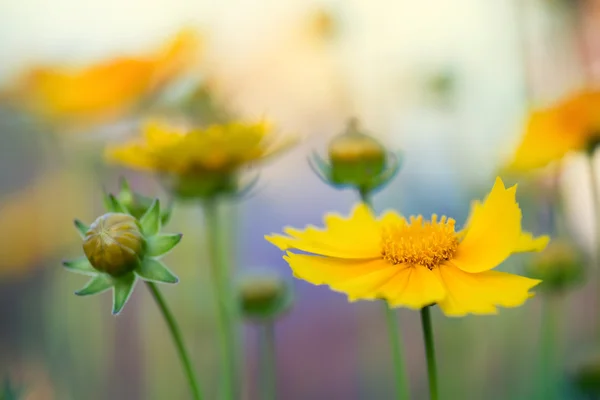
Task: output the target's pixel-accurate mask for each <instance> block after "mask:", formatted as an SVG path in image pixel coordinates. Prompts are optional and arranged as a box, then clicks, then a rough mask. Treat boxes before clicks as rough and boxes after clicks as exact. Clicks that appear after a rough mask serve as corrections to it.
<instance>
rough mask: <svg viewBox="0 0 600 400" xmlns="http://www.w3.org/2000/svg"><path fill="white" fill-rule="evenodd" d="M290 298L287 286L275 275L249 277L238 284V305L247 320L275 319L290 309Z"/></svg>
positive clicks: (290, 293)
mask: <svg viewBox="0 0 600 400" xmlns="http://www.w3.org/2000/svg"><path fill="white" fill-rule="evenodd" d="M292 298H293V296H292V291H291V288H290V286H289V284H288V283H286V282H285V281H284V280H283V279H282V278H281V277H279V276H277V275H270V274H269V275H267V274H264V275H254V276H251V275H249V276H246V277H244V278H243V279H242V280H241V282H240V284H239V304H240V308H241V311H242V313H243V315H244V316H245V317H247V318H251V319H275V318H277V317H278V316H280V315H281V314H283V313H284V312H286V311H287V310H288V309H289V308H290V307H291V305H292Z"/></svg>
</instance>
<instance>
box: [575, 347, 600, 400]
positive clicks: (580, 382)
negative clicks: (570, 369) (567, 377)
mask: <svg viewBox="0 0 600 400" xmlns="http://www.w3.org/2000/svg"><path fill="white" fill-rule="evenodd" d="M572 382H573V385H574V386H575V388H576V389H577V390H578V391H579V392H580V393H582V394H586V395H588V396H589V398H590V399H592V398H593V399H595V398H597V397H596V396H598V395H600V357H598V355H597V354H594V355H593V356H592V357H589V358H588V359H587V360H585V361H584V362H582V363H581V364H580V365H579V366H578V367H577V368H576V370H575V372H574V373H573V375H572Z"/></svg>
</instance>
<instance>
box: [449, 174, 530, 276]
mask: <svg viewBox="0 0 600 400" xmlns="http://www.w3.org/2000/svg"><path fill="white" fill-rule="evenodd" d="M515 192H516V186H513V187H511V188H509V189H506V188H505V187H504V183H503V182H502V180H501V179H500V178H497V179H496V183H495V184H494V187H493V188H492V191H491V192H490V194H489V195H488V197H487V199H486V200H485V202H484V203H483V204H482V205H481V206H478V205H476V206H475V207H474V210H473V216H472V218H471V222H470V224H469V226H467V227H466V234H465V236H464V239H463V240H462V242H461V243H460V244H459V246H458V249H457V251H456V254H455V255H454V257H453V259H452V262H453V263H454V265H456V266H457V267H459V268H460V269H462V270H464V271H467V272H482V271H487V270H490V269H492V268H494V267H496V266H497V265H498V264H500V263H501V262H503V261H504V260H505V259H506V258H507V257H508V256H509V255H510V254H511V253H512V252H513V251H514V249H516V248H517V242H518V240H519V237H520V236H521V210H520V209H519V205H518V204H517V202H516V199H515Z"/></svg>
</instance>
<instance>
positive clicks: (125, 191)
mask: <svg viewBox="0 0 600 400" xmlns="http://www.w3.org/2000/svg"><path fill="white" fill-rule="evenodd" d="M119 188H120V191H119V196H118V199H119V201H120V202H121V204H129V203H131V202H132V201H133V196H134V194H133V190H131V186H130V185H129V182H128V181H127V179H125V178H124V177H121V179H120V180H119Z"/></svg>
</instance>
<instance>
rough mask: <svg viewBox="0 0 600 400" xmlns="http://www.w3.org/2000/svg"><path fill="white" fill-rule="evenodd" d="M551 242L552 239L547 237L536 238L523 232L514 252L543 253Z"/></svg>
mask: <svg viewBox="0 0 600 400" xmlns="http://www.w3.org/2000/svg"><path fill="white" fill-rule="evenodd" d="M549 242H550V237H549V236H547V235H544V236H538V237H536V238H534V237H533V235H532V234H531V233H529V232H523V233H521V236H520V237H519V240H518V241H517V247H516V249H515V250H514V252H515V253H524V252H527V251H542V250H544V249H545V248H546V246H547V245H548V243H549Z"/></svg>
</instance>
